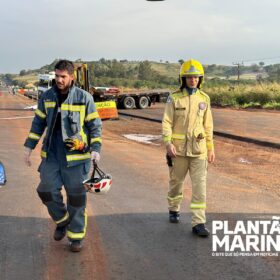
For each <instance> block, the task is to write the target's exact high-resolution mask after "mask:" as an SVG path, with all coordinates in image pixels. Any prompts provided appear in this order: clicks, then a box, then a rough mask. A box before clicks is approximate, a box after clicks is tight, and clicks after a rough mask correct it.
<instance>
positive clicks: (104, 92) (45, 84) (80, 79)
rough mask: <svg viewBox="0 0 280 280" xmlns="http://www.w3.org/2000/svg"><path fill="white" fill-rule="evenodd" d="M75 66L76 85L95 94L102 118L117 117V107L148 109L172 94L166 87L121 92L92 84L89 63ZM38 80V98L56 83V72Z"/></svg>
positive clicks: (42, 75)
mask: <svg viewBox="0 0 280 280" xmlns="http://www.w3.org/2000/svg"><path fill="white" fill-rule="evenodd" d="M74 67H75V69H74V75H75V85H76V86H78V87H80V88H82V89H84V90H86V91H88V92H89V93H90V94H91V95H92V96H93V98H94V101H95V104H96V107H97V111H98V112H99V115H100V117H101V118H102V119H112V118H117V117H118V111H117V108H123V109H133V108H137V109H146V108H148V107H149V106H151V105H152V104H154V103H155V102H165V101H166V100H167V98H168V96H169V94H170V91H169V90H166V89H154V90H133V91H128V92H121V91H120V90H119V89H118V88H117V87H94V86H90V83H89V73H88V66H87V64H86V63H74ZM38 80H39V84H38V96H37V98H40V95H41V94H42V93H43V92H44V91H46V90H47V89H49V88H51V87H52V86H53V85H54V83H55V73H54V72H50V73H47V74H39V75H38ZM28 94H29V93H28ZM30 94H31V93H30ZM31 95H32V94H31ZM30 97H32V96H30Z"/></svg>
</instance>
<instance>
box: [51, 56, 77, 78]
mask: <svg viewBox="0 0 280 280" xmlns="http://www.w3.org/2000/svg"><path fill="white" fill-rule="evenodd" d="M54 69H55V70H61V71H67V72H68V74H70V75H72V74H74V64H73V62H72V61H70V60H66V59H62V60H59V61H58V62H57V63H56V65H55V67H54Z"/></svg>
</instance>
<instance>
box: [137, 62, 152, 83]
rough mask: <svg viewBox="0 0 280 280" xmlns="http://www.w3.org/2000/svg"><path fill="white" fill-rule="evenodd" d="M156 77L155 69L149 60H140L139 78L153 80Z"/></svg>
mask: <svg viewBox="0 0 280 280" xmlns="http://www.w3.org/2000/svg"><path fill="white" fill-rule="evenodd" d="M153 77H154V71H153V70H152V65H151V63H150V62H149V61H148V60H145V61H143V62H140V64H139V68H138V79H139V80H151V79H152V78H153Z"/></svg>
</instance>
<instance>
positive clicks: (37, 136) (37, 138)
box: [28, 132, 41, 140]
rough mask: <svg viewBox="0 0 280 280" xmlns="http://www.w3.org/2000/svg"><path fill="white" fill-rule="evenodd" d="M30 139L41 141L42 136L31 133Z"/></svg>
mask: <svg viewBox="0 0 280 280" xmlns="http://www.w3.org/2000/svg"><path fill="white" fill-rule="evenodd" d="M28 138H31V139H34V140H40V138H41V136H40V135H39V134H36V133H33V132H30V133H29V135H28Z"/></svg>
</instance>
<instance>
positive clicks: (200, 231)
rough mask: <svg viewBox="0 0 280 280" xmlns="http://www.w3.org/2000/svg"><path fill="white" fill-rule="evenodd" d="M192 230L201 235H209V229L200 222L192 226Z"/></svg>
mask: <svg viewBox="0 0 280 280" xmlns="http://www.w3.org/2000/svg"><path fill="white" fill-rule="evenodd" d="M192 232H193V233H194V234H196V235H198V236H200V237H207V236H209V234H210V233H209V230H208V229H207V228H206V227H205V225H204V224H198V225H196V226H194V227H193V228H192Z"/></svg>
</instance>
